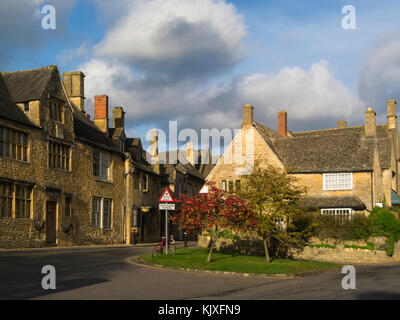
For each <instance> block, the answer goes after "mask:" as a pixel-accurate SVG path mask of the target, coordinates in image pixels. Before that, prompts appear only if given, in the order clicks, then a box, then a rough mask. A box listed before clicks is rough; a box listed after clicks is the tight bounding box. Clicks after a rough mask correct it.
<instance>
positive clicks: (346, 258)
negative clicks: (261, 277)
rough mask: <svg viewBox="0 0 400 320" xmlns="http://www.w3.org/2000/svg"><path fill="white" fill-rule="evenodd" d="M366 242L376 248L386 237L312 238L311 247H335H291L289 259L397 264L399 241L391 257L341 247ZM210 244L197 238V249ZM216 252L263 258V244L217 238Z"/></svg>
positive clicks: (377, 251) (382, 251)
mask: <svg viewBox="0 0 400 320" xmlns="http://www.w3.org/2000/svg"><path fill="white" fill-rule="evenodd" d="M367 242H372V243H373V244H374V246H375V247H378V246H379V245H382V244H384V243H385V237H374V238H370V239H368V241H347V242H344V243H343V242H342V243H337V242H335V241H334V240H333V239H327V240H323V241H322V240H319V239H316V238H312V239H311V240H310V244H314V245H316V244H321V243H323V244H331V245H336V248H324V247H322V248H318V247H312V246H306V247H304V248H291V249H290V250H289V256H290V257H292V258H293V259H301V260H316V261H327V262H336V263H361V264H364V263H366V264H367V263H394V262H400V242H397V243H396V245H395V250H394V254H393V256H392V257H389V256H387V255H386V251H384V250H367V249H354V248H344V245H345V244H347V245H356V246H366V245H367ZM209 244H210V237H209V236H199V238H198V246H199V247H200V248H207V247H208V246H209ZM216 249H217V250H222V251H228V252H234V253H240V254H246V255H260V256H263V255H264V245H263V242H262V240H233V239H219V240H218V241H217V243H216Z"/></svg>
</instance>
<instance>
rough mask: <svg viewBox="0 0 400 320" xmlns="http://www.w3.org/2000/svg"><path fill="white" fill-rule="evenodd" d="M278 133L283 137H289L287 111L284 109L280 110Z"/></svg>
mask: <svg viewBox="0 0 400 320" xmlns="http://www.w3.org/2000/svg"><path fill="white" fill-rule="evenodd" d="M278 133H279V134H280V135H281V136H282V137H287V136H288V135H287V113H286V111H284V110H282V111H279V112H278Z"/></svg>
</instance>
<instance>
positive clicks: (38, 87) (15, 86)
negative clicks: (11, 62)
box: [1, 66, 56, 102]
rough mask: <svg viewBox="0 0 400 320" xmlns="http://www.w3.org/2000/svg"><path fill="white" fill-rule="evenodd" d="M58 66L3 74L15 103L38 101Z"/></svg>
mask: <svg viewBox="0 0 400 320" xmlns="http://www.w3.org/2000/svg"><path fill="white" fill-rule="evenodd" d="M54 70H56V66H48V67H43V68H36V69H29V70H22V71H13V72H2V73H1V75H2V77H3V81H4V83H5V85H6V87H7V89H8V92H9V93H10V96H11V99H12V101H14V102H23V101H31V100H38V99H39V98H40V97H41V95H42V94H43V91H44V90H45V89H46V86H47V84H48V83H49V81H50V78H51V76H52V73H53V72H54Z"/></svg>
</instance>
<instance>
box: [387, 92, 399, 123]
mask: <svg viewBox="0 0 400 320" xmlns="http://www.w3.org/2000/svg"><path fill="white" fill-rule="evenodd" d="M396 104H397V102H396V100H394V99H390V100H388V101H387V119H388V128H389V129H395V128H396V127H397V113H396Z"/></svg>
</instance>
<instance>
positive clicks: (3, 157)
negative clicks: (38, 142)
mask: <svg viewBox="0 0 400 320" xmlns="http://www.w3.org/2000/svg"><path fill="white" fill-rule="evenodd" d="M0 159H1V160H10V161H15V162H18V163H23V164H28V165H29V164H31V163H30V162H29V161H24V160H18V159H13V158H10V157H6V156H0Z"/></svg>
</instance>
